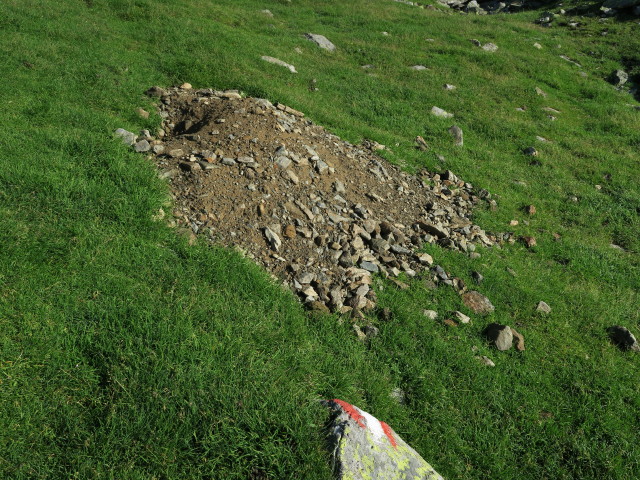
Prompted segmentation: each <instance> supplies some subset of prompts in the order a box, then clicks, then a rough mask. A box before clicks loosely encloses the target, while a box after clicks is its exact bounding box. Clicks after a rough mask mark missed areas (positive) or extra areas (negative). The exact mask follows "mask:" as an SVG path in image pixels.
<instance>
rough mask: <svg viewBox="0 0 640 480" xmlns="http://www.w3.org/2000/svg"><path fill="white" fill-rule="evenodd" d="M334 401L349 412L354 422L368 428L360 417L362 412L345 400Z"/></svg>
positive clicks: (335, 399)
mask: <svg viewBox="0 0 640 480" xmlns="http://www.w3.org/2000/svg"><path fill="white" fill-rule="evenodd" d="M332 401H333V402H335V403H337V404H338V405H340V407H341V408H342V410H344V411H345V412H347V414H348V415H349V416H350V417H351V418H352V419H353V421H354V422H356V423H357V424H358V425H360V426H361V427H362V428H367V427H366V426H365V424H364V423H362V420H364V417H363V416H362V415H360V412H358V410H357V409H356V407H354V406H353V405H351V404H350V403H347V402H345V401H344V400H338V399H337V398H334V399H333V400H332ZM383 428H384V427H383ZM387 428H389V427H387ZM385 433H386V430H385ZM393 443H395V441H393Z"/></svg>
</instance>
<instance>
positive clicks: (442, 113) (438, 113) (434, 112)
mask: <svg viewBox="0 0 640 480" xmlns="http://www.w3.org/2000/svg"><path fill="white" fill-rule="evenodd" d="M431 114H432V115H435V116H436V117H440V118H451V117H453V113H449V112H445V111H444V110H443V109H441V108H440V107H436V106H433V107H432V108H431Z"/></svg>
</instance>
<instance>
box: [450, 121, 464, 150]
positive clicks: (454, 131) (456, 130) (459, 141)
mask: <svg viewBox="0 0 640 480" xmlns="http://www.w3.org/2000/svg"><path fill="white" fill-rule="evenodd" d="M449 133H450V134H451V135H453V139H454V141H455V144H456V145H457V146H458V147H461V146H463V145H464V136H463V133H462V129H461V128H460V127H459V126H457V125H453V126H452V127H451V128H450V129H449Z"/></svg>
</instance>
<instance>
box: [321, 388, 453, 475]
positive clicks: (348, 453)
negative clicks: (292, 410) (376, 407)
mask: <svg viewBox="0 0 640 480" xmlns="http://www.w3.org/2000/svg"><path fill="white" fill-rule="evenodd" d="M323 403H324V404H325V405H326V406H327V407H329V408H330V409H331V419H330V421H329V432H330V434H329V441H330V443H331V446H330V448H331V451H332V452H333V455H334V464H335V466H336V478H338V479H340V480H365V479H366V480H391V479H394V480H444V479H443V478H442V477H441V476H440V475H439V474H438V473H437V472H436V471H435V470H434V469H433V467H432V466H431V465H429V464H428V463H427V462H426V461H425V460H424V459H423V458H422V457H421V456H420V455H419V454H418V453H417V452H416V451H415V450H414V449H413V448H411V447H410V446H409V445H407V443H406V442H405V441H404V440H403V439H402V438H400V436H399V435H398V434H397V433H396V432H394V431H393V430H392V429H391V427H389V425H387V424H386V423H384V422H381V421H380V420H378V419H377V418H375V417H374V416H373V415H370V414H369V413H367V412H365V411H364V410H361V409H359V408H358V407H355V406H353V405H351V404H349V403H347V402H344V401H342V400H338V399H335V400H329V401H326V402H323Z"/></svg>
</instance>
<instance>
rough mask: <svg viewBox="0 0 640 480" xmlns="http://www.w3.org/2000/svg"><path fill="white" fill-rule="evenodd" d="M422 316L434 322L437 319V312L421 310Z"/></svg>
mask: <svg viewBox="0 0 640 480" xmlns="http://www.w3.org/2000/svg"><path fill="white" fill-rule="evenodd" d="M422 314H423V315H424V316H425V317H427V318H428V319H429V320H435V319H436V318H438V312H436V311H435V310H423V311H422Z"/></svg>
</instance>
